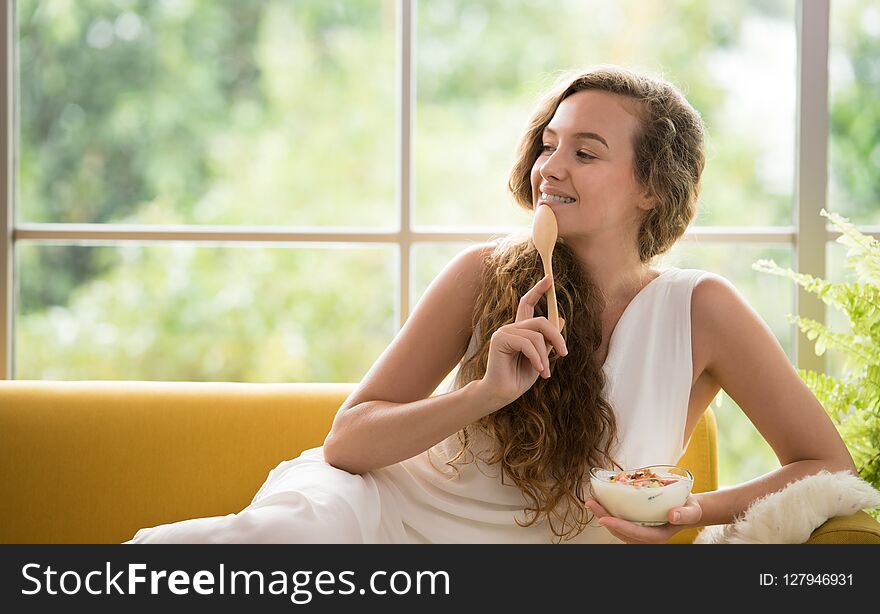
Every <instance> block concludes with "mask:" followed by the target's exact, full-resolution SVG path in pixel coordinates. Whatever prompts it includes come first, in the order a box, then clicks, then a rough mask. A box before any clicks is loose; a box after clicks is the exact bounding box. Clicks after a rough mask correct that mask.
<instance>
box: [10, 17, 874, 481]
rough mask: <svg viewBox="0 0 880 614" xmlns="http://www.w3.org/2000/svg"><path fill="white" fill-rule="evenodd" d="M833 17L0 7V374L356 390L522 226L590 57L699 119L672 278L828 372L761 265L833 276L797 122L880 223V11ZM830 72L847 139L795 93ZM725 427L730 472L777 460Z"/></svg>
mask: <svg viewBox="0 0 880 614" xmlns="http://www.w3.org/2000/svg"><path fill="white" fill-rule="evenodd" d="M828 4H829V3H828V2H827V0H825V1H822V0H820V1H817V2H798V1H796V0H773V1H770V2H767V1H760V2H759V1H756V0H738V1H736V2H725V3H710V2H705V3H693V2H689V1H685V0H681V1H675V2H669V3H662V4H661V3H647V4H646V3H644V2H636V1H635V0H622V1H619V2H615V3H607V2H601V1H600V0H590V1H582V0H578V1H575V0H538V1H526V0H516V1H513V0H483V1H481V2H472V1H465V0H446V1H444V2H422V3H417V2H416V1H415V0H301V1H298V2H295V3H292V2H287V1H282V0H274V1H273V0H269V1H266V2H259V3H245V2H239V1H237V0H222V1H220V0H161V1H152V0H90V1H88V2H69V1H67V0H18V1H17V2H10V3H7V11H6V13H5V14H4V16H3V18H4V19H5V22H4V28H3V36H4V41H3V48H4V50H5V53H6V56H7V58H8V59H9V61H8V62H6V63H5V65H6V69H5V73H4V84H5V87H6V90H5V91H6V93H7V96H6V100H7V106H6V107H5V113H6V115H7V119H8V120H9V121H8V122H7V125H12V124H13V122H14V125H15V126H16V127H17V131H15V130H14V131H12V132H11V133H7V134H5V137H4V139H5V140H4V151H5V152H6V155H5V156H4V164H3V171H2V172H3V173H4V175H3V182H2V183H3V185H4V186H10V185H12V183H11V182H13V181H14V186H15V188H16V189H15V190H14V191H13V190H11V189H6V190H4V200H3V212H4V215H3V216H2V218H0V224H3V225H5V226H4V227H3V228H10V230H11V237H12V240H11V241H7V240H6V239H0V241H4V242H3V243H2V244H0V247H2V249H0V259H2V260H0V265H3V266H2V267H0V270H7V269H8V270H9V273H8V274H7V275H5V276H3V281H2V283H3V284H4V285H3V286H2V287H0V289H2V290H4V291H3V292H0V314H5V316H6V317H5V321H6V327H4V328H3V329H0V330H3V333H2V335H0V340H2V341H3V342H4V343H3V344H2V345H3V347H4V348H5V351H4V352H0V367H2V369H0V371H2V372H3V376H4V377H8V378H19V379H59V380H65V379H146V380H150V379H156V380H173V379H178V380H190V381H199V380H203V381H219V380H223V381H254V382H260V381H337V382H339V381H358V380H359V379H360V378H361V377H362V376H363V374H364V373H366V371H367V369H368V368H369V367H370V365H371V364H372V363H373V362H374V361H375V359H376V358H377V357H378V355H379V354H380V353H381V351H382V350H383V349H384V348H385V347H386V346H387V344H388V343H389V342H390V341H391V339H392V338H393V336H394V334H395V333H396V331H397V330H398V328H399V326H400V325H401V324H402V322H403V321H404V320H405V319H406V316H407V314H408V313H409V312H410V311H411V309H412V307H413V306H414V305H415V303H416V302H417V300H418V298H419V297H420V296H421V293H422V292H423V291H424V289H425V287H426V286H427V285H428V283H429V282H430V280H431V279H433V277H434V276H436V274H437V273H438V272H439V270H440V269H441V268H442V267H443V266H444V265H445V264H446V263H447V262H448V261H449V260H450V259H451V258H452V257H453V256H454V255H455V254H456V253H458V252H459V251H461V249H463V248H464V247H466V246H467V244H468V243H471V242H475V241H483V240H486V239H488V238H489V237H491V236H493V235H496V234H497V233H499V232H503V231H505V230H507V229H510V228H511V227H516V226H522V225H527V224H529V223H530V220H529V218H528V216H526V214H524V213H523V212H521V211H520V210H519V209H518V208H517V207H516V206H515V205H513V204H512V201H511V199H510V198H509V196H508V195H507V193H506V180H507V172H508V170H509V167H510V164H511V162H512V157H513V152H514V147H515V145H516V139H517V138H518V136H519V134H520V133H521V131H522V129H523V127H524V124H525V121H526V120H527V117H528V114H529V111H530V105H531V104H532V102H533V101H534V99H535V96H536V95H537V93H538V92H539V91H540V90H541V89H543V87H545V86H546V85H548V83H549V81H550V80H551V79H552V78H553V76H554V75H553V71H555V70H558V69H560V68H568V67H575V66H579V65H586V64H593V63H600V62H611V63H621V64H627V65H630V66H633V67H635V68H643V69H647V70H650V71H652V72H659V73H661V74H664V75H665V76H667V77H668V78H670V79H671V80H672V81H674V82H675V83H676V84H678V85H679V86H681V87H682V88H683V89H684V91H685V93H686V95H687V96H688V98H689V99H690V100H691V102H692V103H693V104H694V105H695V106H696V107H697V108H698V110H699V111H700V112H701V113H702V114H703V116H704V119H705V121H706V123H707V126H708V132H709V142H708V153H709V161H708V166H707V169H706V173H705V175H704V189H703V193H702V197H701V205H700V210H699V213H698V218H697V220H696V222H695V224H694V225H693V227H692V228H691V229H690V230H689V232H688V235H687V238H686V240H685V241H683V242H682V243H680V244H679V245H678V246H677V247H676V248H674V249H673V250H672V252H671V253H670V254H669V255H668V256H667V257H666V258H665V260H664V262H665V263H668V264H673V265H676V266H684V267H697V268H704V269H708V270H713V271H717V272H718V273H720V274H722V275H725V276H726V277H728V278H729V279H731V280H732V281H733V282H734V283H735V284H736V286H737V287H738V288H739V289H740V290H741V291H742V292H743V294H744V295H745V296H746V298H747V299H748V300H749V301H750V302H751V304H752V305H753V306H754V307H755V308H756V309H757V310H758V311H759V313H761V315H762V316H763V317H764V319H765V320H766V321H767V322H768V324H769V325H770V326H771V328H772V329H773V331H774V332H775V333H776V335H777V337H778V338H779V339H780V342H781V343H782V344H783V347H784V348H785V349H786V351H787V352H788V354H789V356H790V358H791V359H792V360H793V361H794V360H796V361H797V362H798V363H799V364H801V365H804V364H805V362H807V361H813V362H812V363H810V364H812V365H816V364H821V363H818V362H817V359H816V358H815V357H813V356H812V350H811V348H810V347H809V345H808V344H807V345H804V344H800V345H799V344H798V343H797V338H796V335H795V334H794V331H793V329H792V327H791V326H790V325H789V324H788V323H787V321H786V320H785V317H784V316H785V314H787V313H792V312H795V311H801V310H803V309H804V305H805V303H804V304H802V303H801V299H798V298H796V296H795V293H794V291H793V289H792V288H791V287H790V285H788V284H787V283H784V282H782V281H781V280H779V279H777V278H774V277H770V276H766V275H763V274H759V273H756V272H754V271H752V270H751V268H750V265H751V263H752V262H754V261H755V260H757V259H759V258H774V259H775V260H776V261H777V262H779V263H780V264H783V265H790V266H792V267H793V268H799V269H801V270H808V269H809V267H810V266H813V265H812V264H810V263H809V262H810V261H807V260H804V258H805V254H806V253H808V252H809V253H811V254H814V255H815V254H816V253H818V254H819V256H818V261H815V260H814V261H812V262H813V263H815V262H818V263H820V264H819V266H822V265H823V264H824V250H823V249H822V246H823V244H824V243H825V242H826V241H827V240H828V238H829V237H828V236H827V234H822V232H821V228H822V223H821V222H817V221H816V220H814V219H813V218H817V217H818V210H819V208H820V207H821V206H822V205H823V204H824V191H823V190H805V188H804V186H805V185H807V184H805V183H804V182H805V181H806V180H805V179H804V178H805V177H807V178H811V177H812V178H817V177H818V178H819V180H821V176H824V173H816V172H815V165H817V164H820V165H824V164H825V161H826V158H825V157H824V154H822V155H821V156H818V155H814V153H815V152H814V149H811V148H809V147H808V146H807V145H805V142H808V143H811V142H814V141H813V140H808V141H805V140H804V137H805V135H806V134H807V133H809V134H810V135H812V136H811V139H814V138H818V139H820V140H821V139H822V138H826V139H827V138H829V135H830V141H831V147H830V156H829V158H830V179H829V182H828V185H829V189H830V200H829V206H830V207H831V208H834V209H837V210H839V211H841V212H842V213H844V214H845V215H853V216H854V219H855V221H856V222H858V223H862V224H873V223H877V221H876V220H877V219H878V218H877V214H876V211H877V208H876V206H874V203H876V196H877V194H878V193H880V183H878V179H877V176H876V172H874V169H876V166H877V165H876V160H875V158H877V150H876V143H877V142H878V138H876V137H877V136H878V135H877V134H876V125H878V121H877V119H878V118H877V117H874V116H873V115H871V113H873V112H874V111H875V110H876V108H880V105H878V104H877V101H876V94H875V93H874V92H875V91H880V89H878V88H877V87H876V85H877V78H878V75H880V70H878V64H877V61H876V59H875V58H876V57H878V51H880V48H878V47H880V45H878V27H876V26H877V24H878V23H880V21H878V19H880V18H878V16H877V10H876V8H874V7H873V5H872V3H870V2H868V1H867V0H841V1H840V2H835V5H834V10H833V11H832V12H831V17H832V18H831V20H829V6H828ZM829 21H830V27H829ZM798 24H801V25H798ZM805 31H806V32H808V33H809V35H805V34H804V32H805ZM829 32H830V33H829ZM585 33H589V35H588V36H587V35H585ZM829 43H830V48H831V51H830V54H827V53H826V54H825V55H824V56H823V49H825V46H826V45H828V44H829ZM799 49H801V53H800V55H799ZM829 55H830V59H831V62H830V88H828V89H830V93H831V97H832V99H831V110H830V117H831V122H830V124H829V123H828V122H827V121H826V120H827V114H826V115H823V114H822V109H821V106H816V103H815V100H817V99H818V98H820V97H821V96H816V95H813V94H814V93H815V92H813V94H810V92H812V90H810V92H807V93H805V94H804V95H802V96H800V97H799V95H798V93H799V92H805V91H807V90H806V85H805V84H814V83H818V84H820V85H821V84H822V83H823V81H822V79H823V75H824V74H825V72H824V67H823V66H824V65H823V62H824V60H825V59H826V58H827V57H828V56H829ZM799 58H800V60H799ZM822 91H827V90H822ZM10 92H15V93H16V97H15V98H14V99H13V98H11V97H10ZM10 100H11V101H12V103H11V104H9V102H8V101H10ZM866 101H874V102H873V103H872V104H866ZM816 109H818V114H814V113H813V111H814V110H816ZM799 118H800V119H799ZM804 118H807V119H806V120H805V119H804ZM811 118H812V119H811ZM816 118H818V119H816ZM799 122H800V123H799ZM871 131H873V132H871ZM871 135H873V136H871ZM799 136H800V140H799ZM820 149H821V148H820ZM852 161H855V162H858V163H859V164H860V165H853V164H850V162H852ZM866 161H867V162H866ZM822 168H825V167H824V166H822ZM451 177H454V178H455V180H454V181H450V178H451ZM821 185H822V186H824V184H821ZM820 191H821V192H822V194H819V192H820ZM805 194H807V195H809V196H810V198H807V197H806V196H805ZM3 228H0V230H2V229H3ZM817 229H820V230H818V231H817ZM2 236H3V237H5V236H6V233H3V234H2ZM797 240H800V241H801V244H803V245H804V250H801V251H800V252H796V251H795V249H794V246H795V244H796V241H797ZM734 249H735V250H736V258H731V257H730V255H731V251H732V250H734ZM13 258H14V262H13ZM805 263H806V264H805ZM7 265H8V266H7ZM805 267H806V268H805ZM13 289H14V291H13ZM13 338H14V345H13V344H12V340H13ZM447 381H448V380H447ZM715 410H716V412H717V415H718V419H719V423H720V438H721V441H720V448H721V453H722V455H724V456H723V457H722V459H721V472H722V475H721V481H722V483H724V484H726V483H733V482H737V481H743V480H745V479H750V478H751V477H754V476H755V475H756V474H758V473H762V472H766V471H768V470H770V469H772V468H773V466H775V464H776V459H775V457H774V455H773V453H772V451H770V450H769V448H768V447H767V445H766V444H765V443H763V440H762V439H761V438H760V437H759V435H758V434H757V433H756V432H755V430H754V428H753V427H752V426H751V424H750V423H749V422H748V420H747V419H746V418H745V416H744V415H743V414H742V413H741V412H740V410H739V409H738V408H736V406H735V404H733V403H732V401H730V400H729V399H727V398H722V399H720V405H719V406H717V407H716V408H715Z"/></svg>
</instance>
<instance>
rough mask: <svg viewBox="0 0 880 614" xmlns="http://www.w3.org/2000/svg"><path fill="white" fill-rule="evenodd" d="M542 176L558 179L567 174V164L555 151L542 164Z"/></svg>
mask: <svg viewBox="0 0 880 614" xmlns="http://www.w3.org/2000/svg"><path fill="white" fill-rule="evenodd" d="M541 176H542V177H544V179H556V180H559V179H562V178H563V177H564V176H565V165H564V164H563V163H562V162H561V161H560V159H559V157H558V156H557V155H556V153H555V152H554V153H553V155H551V156H550V157H549V158H547V159H546V160H545V161H544V164H543V165H542V166H541Z"/></svg>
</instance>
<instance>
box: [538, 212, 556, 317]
mask: <svg viewBox="0 0 880 614" xmlns="http://www.w3.org/2000/svg"><path fill="white" fill-rule="evenodd" d="M557 233H558V228H557V226H556V214H555V213H553V209H551V208H550V207H549V206H548V205H541V206H540V207H538V210H537V211H535V218H534V219H533V220H532V243H534V244H535V248H537V250H538V253H539V254H541V261H542V262H543V263H544V275H549V276H550V289H549V290H547V293H546V295H545V296H546V297H547V313H548V316H547V319H548V320H550V322H552V323H553V326H555V327H556V328H557V330H558V329H559V310H558V309H557V307H556V282H555V281H554V280H553V248H554V247H556V237H557Z"/></svg>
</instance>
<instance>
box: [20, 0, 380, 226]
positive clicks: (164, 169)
mask: <svg viewBox="0 0 880 614" xmlns="http://www.w3.org/2000/svg"><path fill="white" fill-rule="evenodd" d="M18 7H19V25H20V31H19V60H20V71H21V73H20V81H21V91H20V116H21V120H20V121H21V126H20V132H21V164H20V176H19V185H20V203H21V205H20V212H19V214H18V218H19V219H20V220H22V221H29V222H77V223H78V222H127V223H150V224H180V223H194V224H246V225H264V224H265V225H292V226H311V225H314V226H331V225H340V224H344V225H346V226H390V225H393V224H394V223H395V220H396V214H395V210H396V208H395V190H396V188H395V180H396V176H397V172H396V163H395V160H396V155H397V154H396V139H395V138H394V135H395V131H396V125H395V114H394V112H393V109H394V108H395V102H396V97H395V92H396V83H395V38H394V30H395V19H396V17H395V3H394V0H299V1H297V2H288V1H287V0H274V1H267V2H242V1H241V0H219V1H218V0H186V1H172V0H165V1H162V2H157V1H153V0H91V1H89V2H59V1H51V0H21V1H20V2H19V3H18Z"/></svg>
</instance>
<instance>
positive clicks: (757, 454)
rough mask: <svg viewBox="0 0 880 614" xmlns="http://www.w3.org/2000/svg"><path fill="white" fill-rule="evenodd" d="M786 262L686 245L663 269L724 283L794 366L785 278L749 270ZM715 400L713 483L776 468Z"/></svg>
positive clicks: (755, 435) (781, 254) (740, 249)
mask: <svg viewBox="0 0 880 614" xmlns="http://www.w3.org/2000/svg"><path fill="white" fill-rule="evenodd" d="M791 258H792V250H791V248H789V247H765V246H753V245H712V246H700V245H696V244H694V243H693V242H690V241H688V242H682V243H679V244H678V245H676V246H675V247H674V248H673V249H672V251H671V252H670V253H669V254H668V255H667V256H666V257H665V258H664V259H663V264H666V265H670V266H677V267H681V268H696V269H704V270H707V271H712V272H713V273H718V274H719V275H723V276H724V277H726V278H727V279H728V280H730V282H731V283H732V284H733V285H734V286H736V288H737V290H739V291H740V293H741V294H742V295H743V297H744V298H745V299H746V301H747V302H748V303H749V305H751V306H752V307H753V308H754V309H755V311H757V312H758V314H759V315H760V316H761V318H762V319H763V320H764V321H765V322H766V323H767V325H768V326H769V327H770V330H772V331H773V334H774V335H775V337H776V338H777V339H778V340H779V343H780V344H781V345H782V348H783V349H784V350H785V353H786V354H787V355H788V359H789V360H790V361H791V362H792V363H794V348H793V342H792V332H793V328H792V325H791V324H789V323H788V321H787V320H786V318H785V316H786V314H789V313H793V312H794V296H795V294H794V285H793V284H792V283H791V282H790V281H788V280H787V279H783V278H781V277H777V276H775V275H768V274H766V273H759V272H758V271H754V270H753V269H752V268H751V265H752V263H753V262H755V261H757V260H760V259H773V260H775V261H776V263H777V264H779V265H780V266H783V267H788V266H791ZM717 400H718V399H716V401H715V402H713V403H712V405H711V407H712V410H713V411H714V412H715V416H716V418H717V419H718V473H719V476H718V477H719V483H720V484H721V485H722V486H731V485H734V484H738V483H741V482H745V481H747V480H750V479H752V478H754V477H757V476H759V475H763V474H765V473H767V472H768V471H773V470H774V469H777V468H778V467H779V461H778V459H777V458H776V455H775V454H774V452H773V449H772V448H771V447H770V446H769V444H767V442H766V441H765V440H764V438H763V437H762V436H761V434H760V433H759V432H758V430H757V429H756V428H755V427H754V425H752V423H751V422H750V421H749V419H748V417H747V416H746V415H745V414H744V413H743V411H742V409H741V408H740V407H739V406H738V405H737V404H736V403H735V402H734V401H733V400H732V399H731V398H730V397H729V396H728V395H727V394H723V393H722V395H721V399H720V400H721V406H720V407H719V406H718V405H717V404H716V402H717Z"/></svg>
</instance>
